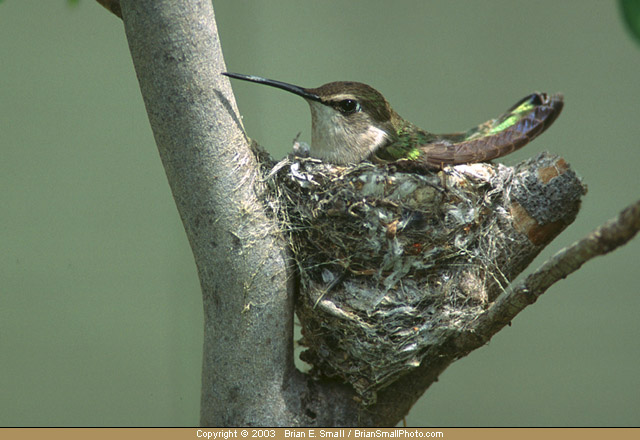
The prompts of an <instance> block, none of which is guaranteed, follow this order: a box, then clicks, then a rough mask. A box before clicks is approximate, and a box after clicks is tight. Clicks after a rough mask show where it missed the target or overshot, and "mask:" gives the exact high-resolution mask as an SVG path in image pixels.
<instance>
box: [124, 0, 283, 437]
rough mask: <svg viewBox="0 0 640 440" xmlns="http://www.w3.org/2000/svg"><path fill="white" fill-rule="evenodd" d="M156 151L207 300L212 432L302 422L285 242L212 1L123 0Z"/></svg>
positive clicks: (206, 405) (207, 414)
mask: <svg viewBox="0 0 640 440" xmlns="http://www.w3.org/2000/svg"><path fill="white" fill-rule="evenodd" d="M121 6H122V16H123V21H124V25H125V31H126V34H127V39H128V41H129V47H130V50H131V55H132V58H133V62H134V65H135V68H136V73H137V76H138V80H139V83H140V89H141V91H142V96H143V98H144V102H145V106H146V108H147V113H148V115H149V122H150V124H151V127H152V129H153V133H154V137H155V140H156V143H157V145H158V151H159V153H160V157H161V159H162V163H163V165H164V168H165V171H166V174H167V179H168V181H169V184H170V186H171V190H172V192H173V196H174V199H175V201H176V205H177V207H178V211H179V212H180V216H181V218H182V221H183V224H184V227H185V231H186V233H187V237H188V239H189V243H190V244H191V249H192V251H193V254H194V257H195V262H196V265H197V268H198V275H199V277H200V283H201V287H202V293H203V301H204V313H205V328H204V353H203V378H202V406H201V422H202V424H203V425H217V426H222V425H236V426H238V425H251V424H260V425H280V424H289V423H291V421H292V420H293V419H294V416H295V415H294V414H291V413H290V411H289V408H288V402H287V401H286V398H285V397H286V396H285V394H284V393H283V388H285V385H286V384H287V383H289V382H290V381H291V380H292V378H293V377H295V376H294V375H293V369H294V367H293V354H292V344H291V341H292V334H293V331H292V322H293V319H292V316H293V306H292V299H291V298H292V296H291V295H290V294H289V292H288V288H287V287H288V284H289V277H288V273H287V255H286V242H285V241H284V240H283V238H282V236H281V234H280V231H279V228H278V225H277V224H276V223H275V222H274V221H273V220H272V219H270V218H269V217H267V216H266V215H265V212H264V209H263V206H262V204H261V201H260V200H261V199H262V198H263V196H262V194H261V192H262V191H263V189H264V186H263V185H262V184H261V182H260V180H259V175H258V171H257V170H258V168H257V162H256V159H255V157H254V155H253V153H252V152H251V150H250V148H249V145H248V142H247V140H246V139H245V136H244V134H243V131H242V126H241V123H240V121H239V119H238V116H237V115H238V111H237V107H236V103H235V100H234V97H233V94H232V92H231V88H230V85H229V82H228V80H227V79H226V78H225V77H224V76H222V75H220V72H221V71H223V70H224V68H225V66H224V61H223V58H222V52H221V48H220V41H219V39H218V33H217V28H216V24H215V20H214V15H213V9H212V5H211V1H210V0H190V1H186V0H162V1H160V0H136V1H122V2H121Z"/></svg>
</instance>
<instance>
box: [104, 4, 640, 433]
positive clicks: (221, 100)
mask: <svg viewBox="0 0 640 440" xmlns="http://www.w3.org/2000/svg"><path fill="white" fill-rule="evenodd" d="M99 1H100V0H99ZM101 3H103V4H105V3H108V4H109V9H110V10H111V11H114V12H115V11H118V12H120V8H121V12H122V18H123V21H124V25H125V31H126V34H127V39H128V41H129V46H130V50H131V54H132V58H133V62H134V65H135V68H136V73H137V76H138V80H139V83H140V89H141V92H142V95H143V98H144V102H145V106H146V109H147V113H148V115H149V121H150V124H151V127H152V129H153V133H154V137H155V140H156V143H157V145H158V151H159V154H160V157H161V159H162V162H163V165H164V167H165V170H166V174H167V179H168V181H169V184H170V186H171V190H172V193H173V196H174V199H175V201H176V205H177V208H178V210H179V213H180V216H181V218H182V221H183V224H184V227H185V231H186V233H187V237H188V239H189V243H190V245H191V248H192V251H193V254H194V259H195V262H196V265H197V268H198V275H199V277H200V282H201V287H202V294H203V304H204V314H205V326H204V347H203V371H202V400H201V403H202V407H201V423H202V425H207V426H228V425H233V426H249V425H262V426H265V425H268V426H334V425H361V426H371V425H386V426H389V425H394V424H396V423H397V422H398V421H399V420H401V418H402V417H403V416H404V415H405V414H406V413H407V412H408V411H409V409H410V408H411V406H412V404H413V403H414V402H415V401H416V400H417V399H418V398H419V397H420V395H421V394H422V393H423V392H424V391H425V390H426V389H427V388H428V387H429V385H430V384H431V383H433V381H435V380H436V379H437V377H438V375H439V374H440V373H441V372H442V371H443V370H444V369H445V368H446V367H447V366H448V365H449V364H450V363H451V362H453V361H454V360H455V359H457V358H459V357H461V354H464V353H468V352H469V351H471V350H472V349H474V348H476V347H478V346H481V345H483V344H484V343H486V342H487V341H488V340H489V338H490V337H491V336H492V335H493V334H494V333H495V332H497V331H498V330H499V329H500V328H501V327H502V326H503V325H505V324H506V323H507V322H509V320H510V319H511V318H512V317H513V316H515V315H516V314H517V313H518V312H519V311H520V310H521V309H522V308H524V307H525V306H526V305H527V304H528V303H531V302H533V301H535V298H537V297H538V296H539V295H540V294H541V293H542V292H544V290H546V288H547V287H548V286H549V285H550V284H552V282H555V280H557V279H560V278H562V277H565V276H566V275H568V274H569V273H571V272H572V271H573V270H575V269H576V268H577V267H579V266H580V264H582V263H583V262H584V261H587V260H588V259H590V258H592V257H593V256H594V255H597V254H601V253H604V252H608V251H610V250H612V249H613V248H615V247H616V246H618V245H620V244H622V243H624V242H626V241H627V240H628V239H630V238H631V237H633V235H634V234H635V232H636V231H637V230H638V228H640V220H638V219H639V218H640V208H639V205H638V204H636V205H635V206H633V207H632V208H630V209H629V210H628V211H626V214H625V215H623V216H622V217H621V219H622V220H624V221H621V222H620V221H619V222H617V223H614V224H613V226H610V227H607V228H604V229H602V230H599V231H598V233H597V234H594V235H593V236H592V237H590V238H589V239H587V241H586V242H585V243H583V245H580V244H578V245H576V246H577V247H574V248H572V250H570V251H567V252H565V254H564V255H571V260H570V261H569V262H568V260H567V259H566V258H564V259H563V258H562V257H560V260H561V261H560V263H561V264H559V265H557V266H554V269H552V270H549V267H547V266H545V267H543V271H542V272H539V273H534V274H533V275H532V276H530V277H529V278H527V279H526V280H525V282H526V283H527V284H525V285H522V286H521V288H517V289H514V290H508V291H507V292H505V293H504V294H503V295H501V296H500V297H499V298H498V300H497V301H496V303H495V305H494V307H491V308H489V309H488V310H487V312H486V313H485V314H484V315H483V316H482V317H481V319H480V320H479V321H478V324H477V326H478V328H477V329H476V331H475V332H470V333H469V334H468V335H467V336H468V337H466V338H462V339H458V340H455V341H450V343H451V344H452V346H453V347H454V348H455V350H450V351H443V356H441V357H440V358H439V359H440V360H439V361H434V362H432V363H429V364H426V365H422V366H421V367H420V368H419V369H418V371H416V372H414V373H412V374H408V375H406V376H403V377H402V378H401V379H400V380H398V381H397V382H395V383H394V384H392V385H390V386H389V387H387V388H385V389H384V390H383V391H381V393H380V394H379V397H378V403H376V404H375V405H372V406H369V407H366V408H365V407H362V406H361V405H360V404H358V403H357V402H356V401H355V400H354V399H353V397H354V396H355V395H354V392H353V390H352V389H351V388H350V387H349V386H347V385H343V384H340V383H337V382H331V381H327V380H316V379H313V378H311V377H309V376H307V375H303V374H302V373H300V372H298V371H297V370H296V369H295V367H294V364H293V349H292V338H293V332H292V322H293V295H294V285H293V283H292V282H291V280H292V279H293V276H292V270H291V265H289V263H288V258H289V257H288V254H287V241H286V240H285V239H284V238H283V236H282V235H281V232H280V229H279V227H278V224H277V222H276V221H275V220H274V219H273V218H271V217H270V216H269V215H268V213H267V212H266V210H265V208H264V205H263V203H262V202H263V200H264V191H265V188H264V183H263V181H262V180H261V175H260V172H259V167H258V164H257V161H256V157H255V155H254V154H253V153H252V151H251V149H250V146H249V144H248V141H247V139H246V137H245V136H244V134H243V130H242V126H241V123H240V120H239V117H238V110H237V107H236V103H235V100H234V98H233V94H232V92H231V88H230V85H229V82H228V80H227V79H226V78H225V77H223V76H221V75H220V72H222V71H224V70H225V65H224V61H223V58H222V52H221V48H220V41H219V39H218V34H217V29H216V24H215V20H214V14H213V9H212V5H211V2H210V0H190V1H187V0H136V1H132V0H122V1H121V2H120V3H118V2H117V1H109V2H105V1H101ZM560 190H561V188H560ZM620 225H622V226H620ZM612 231H613V232H612ZM608 234H609V235H608ZM580 246H582V247H580ZM585 249H590V250H589V251H585ZM569 263H570V264H569ZM550 264H551V265H553V264H555V261H552V262H551V263H550ZM536 276H538V278H536ZM532 277H533V278H532ZM540 277H541V278H542V279H544V280H546V281H545V282H543V283H541V282H540ZM536 280H537V281H536ZM534 281H536V282H534ZM536 289H538V290H536Z"/></svg>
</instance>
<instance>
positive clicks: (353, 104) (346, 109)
mask: <svg viewBox="0 0 640 440" xmlns="http://www.w3.org/2000/svg"><path fill="white" fill-rule="evenodd" d="M337 106H338V110H340V111H341V112H342V113H344V114H346V115H348V114H350V113H355V112H357V111H360V104H358V101H356V100H355V99H343V100H342V101H339V102H338V105H337Z"/></svg>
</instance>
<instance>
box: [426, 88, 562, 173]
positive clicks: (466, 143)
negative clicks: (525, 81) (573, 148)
mask: <svg viewBox="0 0 640 440" xmlns="http://www.w3.org/2000/svg"><path fill="white" fill-rule="evenodd" d="M562 107H563V97H562V95H561V94H555V95H547V94H546V93H534V94H532V95H529V96H527V97H526V98H523V99H522V100H520V101H519V102H518V103H516V104H515V105H514V106H513V107H511V108H510V109H509V110H507V111H506V112H505V113H504V114H503V115H501V116H499V117H498V118H496V119H492V120H490V121H487V122H485V123H484V124H481V125H478V126H477V127H474V128H472V129H471V130H469V131H467V132H466V133H452V134H442V135H437V138H438V139H439V140H437V141H435V142H433V143H429V144H425V145H423V146H422V147H420V149H421V150H422V154H423V155H424V159H425V160H426V162H427V164H428V165H430V166H432V167H438V168H439V167H442V166H443V165H455V164H461V163H473V162H484V161H487V160H491V159H495V158H498V157H502V156H505V155H507V154H509V153H511V152H513V151H515V150H517V149H519V148H522V147H524V146H525V145H526V144H528V143H529V142H531V141H532V140H533V139H534V138H535V137H536V136H538V135H540V134H541V133H542V132H544V131H545V130H546V129H547V128H549V126H550V125H551V124H552V123H553V121H555V119H556V118H557V117H558V115H559V114H560V112H561V111H562Z"/></svg>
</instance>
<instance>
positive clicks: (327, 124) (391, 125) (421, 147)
mask: <svg viewBox="0 0 640 440" xmlns="http://www.w3.org/2000/svg"><path fill="white" fill-rule="evenodd" d="M223 75H226V76H228V77H230V78H235V79H240V80H243V81H250V82H254V83H258V84H265V85H267V86H271V87H276V88H279V89H282V90H286V91H288V92H291V93H293V94H296V95H298V96H301V97H303V98H304V99H305V100H306V101H307V103H309V107H310V108H311V149H310V152H309V153H310V156H312V157H315V158H317V159H320V160H323V161H326V162H330V163H333V164H336V165H349V164H356V163H359V162H362V161H366V160H368V161H371V162H374V163H390V162H398V163H399V162H400V161H402V162H410V163H411V164H412V165H413V166H417V167H418V168H419V169H420V168H425V169H441V168H442V167H444V166H445V165H457V164H467V163H475V162H485V161H488V160H491V159H496V158H498V157H502V156H505V155H507V154H509V153H511V152H513V151H515V150H517V149H519V148H522V147H523V146H525V145H526V144H528V143H529V142H531V141H532V140H533V139H534V138H535V137H536V136H538V135H540V134H541V133H542V132H544V131H545V130H546V129H547V128H549V126H550V125H551V124H552V123H553V121H554V120H555V119H556V118H557V117H558V115H559V114H560V112H561V111H562V107H563V96H562V94H559V93H558V94H551V95H550V94H546V93H532V94H531V95H529V96H527V97H525V98H523V99H521V100H520V101H518V102H517V103H516V104H514V105H513V106H512V107H511V108H509V109H508V110H507V111H506V112H505V113H503V114H502V115H500V116H498V117H497V118H495V119H491V120H489V121H487V122H484V123H482V124H480V125H478V126H476V127H473V128H471V129H470V130H467V131H465V132H459V133H449V134H434V133H431V132H429V131H426V130H423V129H421V128H419V127H417V126H416V125H414V124H412V123H411V122H409V121H407V120H406V119H404V118H402V117H401V116H400V115H398V113H396V112H395V110H393V108H391V106H390V105H389V103H388V102H387V100H386V99H385V98H384V96H382V94H381V93H380V92H378V91H377V90H376V89H374V88H373V87H371V86H369V85H367V84H363V83H360V82H353V81H337V82H330V83H327V84H325V85H322V86H320V87H317V88H304V87H299V86H296V85H293V84H288V83H284V82H281V81H275V80H272V79H267V78H262V77H260V76H253V75H242V74H239V73H229V72H224V73H223Z"/></svg>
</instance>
